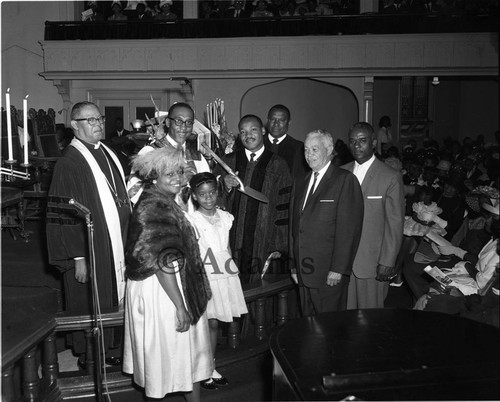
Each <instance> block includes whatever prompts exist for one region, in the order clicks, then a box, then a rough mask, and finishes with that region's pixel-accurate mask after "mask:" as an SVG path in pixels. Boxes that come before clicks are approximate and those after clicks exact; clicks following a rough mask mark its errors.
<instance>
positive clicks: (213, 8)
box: [200, 1, 220, 19]
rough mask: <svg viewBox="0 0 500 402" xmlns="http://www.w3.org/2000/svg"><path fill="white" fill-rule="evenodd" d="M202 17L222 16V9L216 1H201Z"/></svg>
mask: <svg viewBox="0 0 500 402" xmlns="http://www.w3.org/2000/svg"><path fill="white" fill-rule="evenodd" d="M200 18H202V19H207V18H210V19H213V18H220V10H219V7H217V3H216V2H215V1H202V2H201V3H200Z"/></svg>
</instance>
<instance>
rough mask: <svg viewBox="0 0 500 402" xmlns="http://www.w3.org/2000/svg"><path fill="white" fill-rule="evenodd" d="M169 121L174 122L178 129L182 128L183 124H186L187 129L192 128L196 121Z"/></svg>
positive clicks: (170, 118)
mask: <svg viewBox="0 0 500 402" xmlns="http://www.w3.org/2000/svg"><path fill="white" fill-rule="evenodd" d="M168 119H169V120H172V121H173V122H174V124H175V125H176V126H177V127H181V126H182V125H183V124H185V125H186V127H192V126H193V124H194V120H182V119H173V118H172V117H169V118H168Z"/></svg>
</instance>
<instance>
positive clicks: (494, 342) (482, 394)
mask: <svg viewBox="0 0 500 402" xmlns="http://www.w3.org/2000/svg"><path fill="white" fill-rule="evenodd" d="M270 346H271V351H272V353H273V357H274V391H273V394H274V399H275V400H341V399H344V398H358V399H362V400H445V399H455V400H457V399H460V400H464V399H474V400H478V399H494V400H498V399H500V360H499V359H498V356H500V353H499V352H500V331H499V330H498V329H497V328H494V327H492V326H488V325H485V324H480V323H477V322H475V321H471V320H467V319H464V318H460V317H455V316H451V315H445V314H441V313H431V312H424V311H414V310H391V309H385V310H382V309H373V310H351V311H345V312H337V313H325V314H320V315H318V316H315V317H309V318H301V319H297V320H292V321H289V322H288V323H287V324H285V325H284V326H282V327H279V328H277V329H276V330H275V331H274V332H273V334H272V335H271V339H270ZM351 400H353V399H351Z"/></svg>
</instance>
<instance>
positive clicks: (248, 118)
mask: <svg viewBox="0 0 500 402" xmlns="http://www.w3.org/2000/svg"><path fill="white" fill-rule="evenodd" d="M251 119H254V120H257V123H259V124H260V128H264V123H262V119H261V118H260V117H259V116H256V115H254V114H246V115H245V116H243V117H242V118H241V119H240V121H239V123H238V129H239V128H240V124H241V123H242V122H243V121H244V120H251Z"/></svg>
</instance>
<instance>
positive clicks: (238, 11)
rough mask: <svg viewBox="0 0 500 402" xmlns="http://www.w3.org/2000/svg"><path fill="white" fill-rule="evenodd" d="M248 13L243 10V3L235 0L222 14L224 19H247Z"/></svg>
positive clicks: (240, 0)
mask: <svg viewBox="0 0 500 402" xmlns="http://www.w3.org/2000/svg"><path fill="white" fill-rule="evenodd" d="M248 17H250V13H249V12H248V11H247V10H246V8H245V2H244V1H242V0H236V1H235V2H234V3H233V4H232V5H230V6H229V7H228V8H227V10H226V11H225V12H224V18H248Z"/></svg>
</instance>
